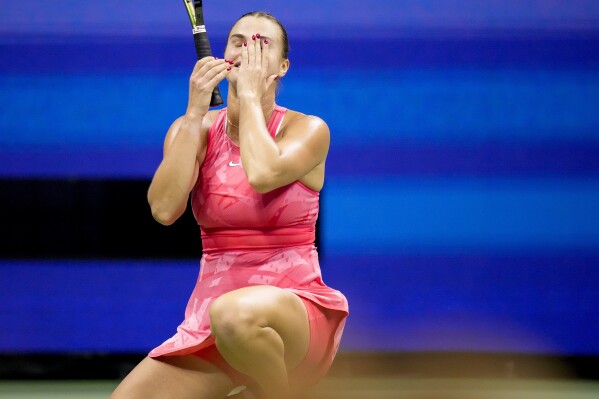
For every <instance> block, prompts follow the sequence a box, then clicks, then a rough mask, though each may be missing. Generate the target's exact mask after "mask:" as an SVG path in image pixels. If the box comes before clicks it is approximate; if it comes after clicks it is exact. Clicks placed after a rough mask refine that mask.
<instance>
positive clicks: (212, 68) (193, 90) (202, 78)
mask: <svg viewBox="0 0 599 399" xmlns="http://www.w3.org/2000/svg"><path fill="white" fill-rule="evenodd" d="M231 67H232V65H231V64H230V63H229V62H228V61H226V60H221V59H217V58H215V57H212V56H208V57H204V58H202V59H199V60H198V61H197V62H196V64H195V66H194V68H193V71H192V72H191V77H190V78H189V100H188V103H187V111H186V113H185V114H186V115H187V116H188V117H189V118H191V119H195V118H203V117H204V115H206V114H207V113H208V109H209V108H210V99H211V98H212V91H213V90H214V88H215V87H216V85H217V84H218V83H219V82H220V81H222V80H223V79H224V78H226V77H227V74H228V73H229V72H230V71H231Z"/></svg>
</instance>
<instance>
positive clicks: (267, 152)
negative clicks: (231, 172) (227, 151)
mask: <svg viewBox="0 0 599 399" xmlns="http://www.w3.org/2000/svg"><path fill="white" fill-rule="evenodd" d="M239 115H240V117H239V119H240V124H239V131H240V133H239V147H240V152H241V162H242V164H243V169H244V171H245V173H246V175H247V178H248V181H249V183H250V184H251V185H252V187H254V189H255V190H256V191H258V192H260V193H265V192H268V191H271V190H274V189H276V188H278V187H281V186H284V185H287V184H289V183H292V182H294V181H297V180H300V179H301V178H302V177H303V176H305V175H306V174H307V173H308V172H310V171H311V170H313V169H314V168H316V167H317V166H318V165H320V164H322V163H324V161H325V158H326V156H327V153H328V150H329V144H330V133H329V128H328V126H327V124H326V123H325V122H324V121H323V120H322V119H320V118H318V117H315V116H309V115H306V116H303V117H300V118H297V119H295V120H293V121H291V122H289V123H288V124H287V126H286V127H285V131H284V132H282V133H281V138H280V139H278V140H276V141H275V140H273V139H272V137H271V136H270V134H269V132H268V130H267V128H266V123H265V121H264V116H263V114H262V108H261V106H260V101H259V100H258V99H257V98H256V97H255V96H252V95H244V96H241V97H240V114H239Z"/></svg>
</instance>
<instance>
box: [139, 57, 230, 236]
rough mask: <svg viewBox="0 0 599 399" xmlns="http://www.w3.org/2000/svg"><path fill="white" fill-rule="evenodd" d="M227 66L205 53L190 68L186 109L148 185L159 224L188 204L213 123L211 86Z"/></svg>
mask: <svg viewBox="0 0 599 399" xmlns="http://www.w3.org/2000/svg"><path fill="white" fill-rule="evenodd" d="M230 70H231V68H230V65H229V63H227V62H226V61H225V60H218V59H216V58H214V57H204V58H202V59H200V60H198V61H197V62H196V64H195V66H194V68H193V71H192V72H191V76H190V78H189V99H188V103H187V111H186V112H185V115H183V116H181V117H179V118H177V119H176V120H175V121H174V122H173V123H172V125H171V126H170V127H169V129H168V132H167V134H166V137H165V140H164V148H163V157H162V162H160V165H159V166H158V169H156V172H155V173H154V177H153V178H152V182H151V183H150V188H149V189H148V203H149V204H150V208H151V209H152V215H153V216H154V219H156V221H158V222H159V223H161V224H164V225H171V224H173V223H174V222H175V221H176V220H177V219H178V218H179V217H180V216H181V215H182V214H183V213H184V212H185V209H186V208H187V202H188V199H189V193H190V191H191V189H192V188H193V186H194V184H195V181H196V180H197V178H198V173H199V166H200V165H201V164H202V162H203V161H204V157H205V154H206V143H207V135H208V130H209V129H210V125H211V124H212V117H211V115H212V113H209V112H208V110H209V107H210V98H211V96H212V90H213V89H214V87H215V86H216V85H217V84H218V83H219V82H220V81H221V80H223V79H224V78H225V77H226V76H227V74H228V72H229V71H230Z"/></svg>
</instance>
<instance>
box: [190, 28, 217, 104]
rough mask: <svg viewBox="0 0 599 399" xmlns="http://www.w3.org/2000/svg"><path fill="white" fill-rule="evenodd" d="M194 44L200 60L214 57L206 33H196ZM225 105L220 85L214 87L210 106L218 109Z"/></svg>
mask: <svg viewBox="0 0 599 399" xmlns="http://www.w3.org/2000/svg"><path fill="white" fill-rule="evenodd" d="M193 42H194V44H195V48H196V54H197V55H198V60H199V59H202V58H204V57H208V56H211V55H212V50H211V49H210V42H209V41H208V35H207V34H206V32H198V33H194V34H193ZM223 103H224V101H223V97H222V96H221V95H220V88H219V87H218V85H216V86H215V87H214V90H213V91H212V97H211V98H210V106H211V107H216V106H219V105H222V104H223Z"/></svg>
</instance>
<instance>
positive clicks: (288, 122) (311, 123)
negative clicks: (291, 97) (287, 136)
mask: <svg viewBox="0 0 599 399" xmlns="http://www.w3.org/2000/svg"><path fill="white" fill-rule="evenodd" d="M295 126H301V127H311V128H315V129H318V130H326V131H327V132H328V129H329V128H328V125H327V123H326V122H325V120H324V119H323V118H321V117H319V116H317V115H310V114H305V113H303V112H299V111H295V110H292V109H286V114H285V120H284V125H283V126H281V128H288V127H295Z"/></svg>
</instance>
